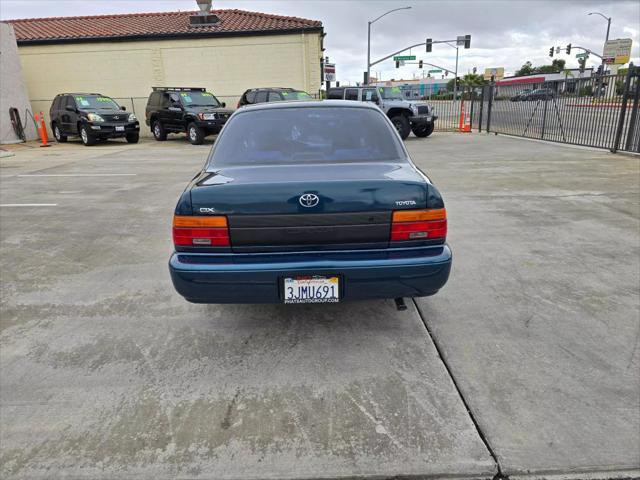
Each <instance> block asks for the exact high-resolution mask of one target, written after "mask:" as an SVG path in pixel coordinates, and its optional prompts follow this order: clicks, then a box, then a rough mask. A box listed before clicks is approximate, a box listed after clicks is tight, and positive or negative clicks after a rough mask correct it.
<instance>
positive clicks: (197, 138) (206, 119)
mask: <svg viewBox="0 0 640 480" xmlns="http://www.w3.org/2000/svg"><path fill="white" fill-rule="evenodd" d="M224 107H226V104H225V103H224V102H219V101H218V99H217V98H216V97H215V96H214V95H213V94H212V93H209V92H207V90H206V89H205V88H182V87H153V92H151V95H149V100H148V101H147V109H146V123H147V125H149V126H150V127H151V132H152V133H153V136H154V137H155V139H156V140H160V141H162V140H166V139H167V133H182V132H186V134H187V138H188V139H189V141H190V142H191V143H192V144H193V145H200V144H201V143H202V142H203V141H204V137H206V136H207V135H214V134H216V133H218V132H220V130H221V129H222V126H223V125H224V124H225V123H226V121H227V120H228V118H229V117H230V116H231V114H232V113H233V112H232V111H231V110H227V109H225V108H224Z"/></svg>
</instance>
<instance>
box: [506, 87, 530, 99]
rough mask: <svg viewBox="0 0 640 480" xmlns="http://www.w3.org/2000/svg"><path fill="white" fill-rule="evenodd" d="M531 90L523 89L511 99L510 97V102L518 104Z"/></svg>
mask: <svg viewBox="0 0 640 480" xmlns="http://www.w3.org/2000/svg"><path fill="white" fill-rule="evenodd" d="M532 91H533V90H532V89H530V88H525V89H524V90H520V91H519V92H518V93H516V94H515V95H514V96H513V97H511V99H510V100H511V101H512V102H519V101H521V100H524V99H525V98H526V97H527V95H529V94H530V93H531V92H532Z"/></svg>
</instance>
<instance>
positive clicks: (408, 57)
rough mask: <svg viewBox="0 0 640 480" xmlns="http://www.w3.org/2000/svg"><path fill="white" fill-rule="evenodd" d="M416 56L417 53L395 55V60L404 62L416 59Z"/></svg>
mask: <svg viewBox="0 0 640 480" xmlns="http://www.w3.org/2000/svg"><path fill="white" fill-rule="evenodd" d="M415 59H416V56H415V55H396V56H395V57H393V60H394V61H396V62H402V61H404V60H415Z"/></svg>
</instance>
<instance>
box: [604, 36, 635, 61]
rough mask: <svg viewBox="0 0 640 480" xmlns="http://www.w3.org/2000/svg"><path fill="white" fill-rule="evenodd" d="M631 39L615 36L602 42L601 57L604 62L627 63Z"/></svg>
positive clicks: (629, 55)
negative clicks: (613, 38)
mask: <svg viewBox="0 0 640 480" xmlns="http://www.w3.org/2000/svg"><path fill="white" fill-rule="evenodd" d="M632 43H633V42H632V40H631V39H630V38H616V39H615V40H608V41H607V43H605V44H604V49H603V51H602V59H603V60H604V63H606V64H609V65H611V64H615V65H623V64H625V63H627V62H628V61H629V59H630V57H631V45H632Z"/></svg>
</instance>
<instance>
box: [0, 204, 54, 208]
mask: <svg viewBox="0 0 640 480" xmlns="http://www.w3.org/2000/svg"><path fill="white" fill-rule="evenodd" d="M57 206H58V204H57V203H0V207H57Z"/></svg>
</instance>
